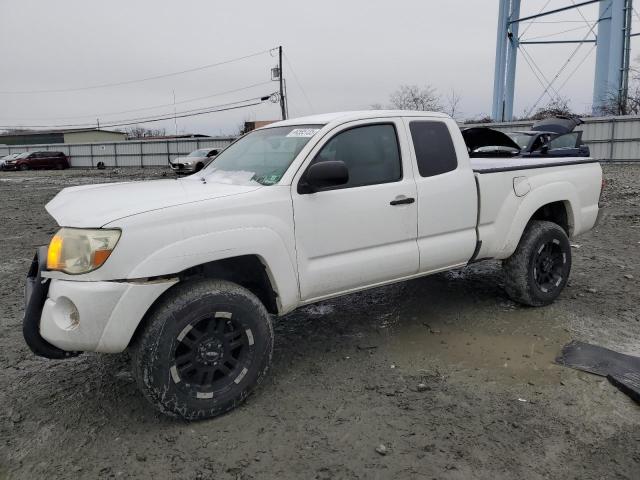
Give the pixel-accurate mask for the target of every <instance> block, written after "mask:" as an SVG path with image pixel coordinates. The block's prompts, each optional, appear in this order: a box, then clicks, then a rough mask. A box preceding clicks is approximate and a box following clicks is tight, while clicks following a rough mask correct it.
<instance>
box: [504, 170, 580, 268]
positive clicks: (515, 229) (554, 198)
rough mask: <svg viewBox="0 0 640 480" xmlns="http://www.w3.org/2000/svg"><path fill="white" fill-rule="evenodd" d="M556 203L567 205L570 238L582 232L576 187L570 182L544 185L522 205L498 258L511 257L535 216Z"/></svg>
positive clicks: (532, 193) (523, 201)
mask: <svg viewBox="0 0 640 480" xmlns="http://www.w3.org/2000/svg"><path fill="white" fill-rule="evenodd" d="M555 202H562V203H564V205H565V208H566V211H567V222H568V224H569V232H568V236H571V235H572V232H574V231H580V230H581V225H580V218H579V216H578V215H576V205H579V204H580V202H579V197H578V192H577V190H576V188H575V186H574V185H573V184H571V183H570V182H554V183H551V184H547V185H543V186H540V187H538V188H536V189H534V190H533V191H531V192H530V193H529V194H528V195H527V196H526V197H524V199H523V200H522V202H521V203H520V205H519V207H518V209H517V210H516V214H515V215H514V218H513V222H512V224H511V228H510V229H509V233H508V234H507V236H506V238H505V242H504V244H503V245H502V247H501V248H500V249H499V252H498V254H497V255H496V258H507V257H509V256H511V254H512V253H513V252H514V251H515V249H516V248H517V246H518V244H519V243H520V239H521V238H522V234H523V233H524V230H525V228H526V227H527V224H528V223H529V221H530V220H531V218H532V217H533V215H534V214H535V213H536V212H537V211H538V210H539V209H540V208H542V207H544V206H545V205H548V204H550V203H555Z"/></svg>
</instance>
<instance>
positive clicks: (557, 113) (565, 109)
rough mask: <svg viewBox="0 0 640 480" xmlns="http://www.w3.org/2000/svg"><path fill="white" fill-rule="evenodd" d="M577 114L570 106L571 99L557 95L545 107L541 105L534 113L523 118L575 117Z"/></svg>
mask: <svg viewBox="0 0 640 480" xmlns="http://www.w3.org/2000/svg"><path fill="white" fill-rule="evenodd" d="M575 116H577V115H576V113H574V112H573V111H572V110H571V107H569V99H567V98H563V97H556V98H554V99H553V100H551V101H550V102H549V103H547V104H546V105H545V106H544V107H540V108H538V109H537V110H536V112H535V113H534V114H533V115H530V116H529V117H528V118H523V120H542V119H545V118H549V117H575Z"/></svg>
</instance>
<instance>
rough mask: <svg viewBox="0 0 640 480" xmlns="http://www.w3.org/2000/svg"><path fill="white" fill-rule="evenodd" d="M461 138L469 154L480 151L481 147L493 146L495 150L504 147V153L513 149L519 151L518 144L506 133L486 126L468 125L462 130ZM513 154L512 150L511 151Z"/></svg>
mask: <svg viewBox="0 0 640 480" xmlns="http://www.w3.org/2000/svg"><path fill="white" fill-rule="evenodd" d="M462 138H464V143H466V145H467V148H468V149H469V153H470V154H471V156H473V154H475V153H482V151H481V149H488V148H491V147H495V148H496V149H497V150H500V149H504V151H505V153H506V152H507V151H509V150H514V151H515V153H517V152H519V151H520V145H518V144H517V143H516V142H514V141H513V140H512V139H511V137H509V136H508V135H507V134H506V133H503V132H500V131H498V130H494V129H493V128H488V127H470V128H465V129H464V130H462ZM511 155H513V152H511Z"/></svg>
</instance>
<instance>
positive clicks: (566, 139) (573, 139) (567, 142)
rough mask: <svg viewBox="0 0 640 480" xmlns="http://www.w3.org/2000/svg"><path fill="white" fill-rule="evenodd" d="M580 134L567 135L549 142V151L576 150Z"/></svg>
mask: <svg viewBox="0 0 640 480" xmlns="http://www.w3.org/2000/svg"><path fill="white" fill-rule="evenodd" d="M578 135H579V132H573V133H566V134H564V135H560V136H559V137H556V138H554V139H553V140H551V141H550V142H549V150H553V149H556V148H576V147H577V146H578Z"/></svg>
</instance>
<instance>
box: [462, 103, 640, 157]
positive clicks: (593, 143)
mask: <svg viewBox="0 0 640 480" xmlns="http://www.w3.org/2000/svg"><path fill="white" fill-rule="evenodd" d="M533 123H534V122H530V121H523V122H508V123H506V122H505V123H482V124H469V125H460V127H461V128H464V127H480V126H485V127H490V128H495V129H496V130H500V131H503V132H513V131H518V130H529V129H530V128H531V125H533ZM576 130H582V131H583V132H584V133H583V134H582V140H583V141H584V143H586V144H587V145H588V146H589V149H590V150H591V156H592V157H593V158H596V159H598V160H600V161H606V162H638V161H640V115H629V116H624V117H598V118H585V119H584V124H582V125H580V126H579V127H577V128H576Z"/></svg>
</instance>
